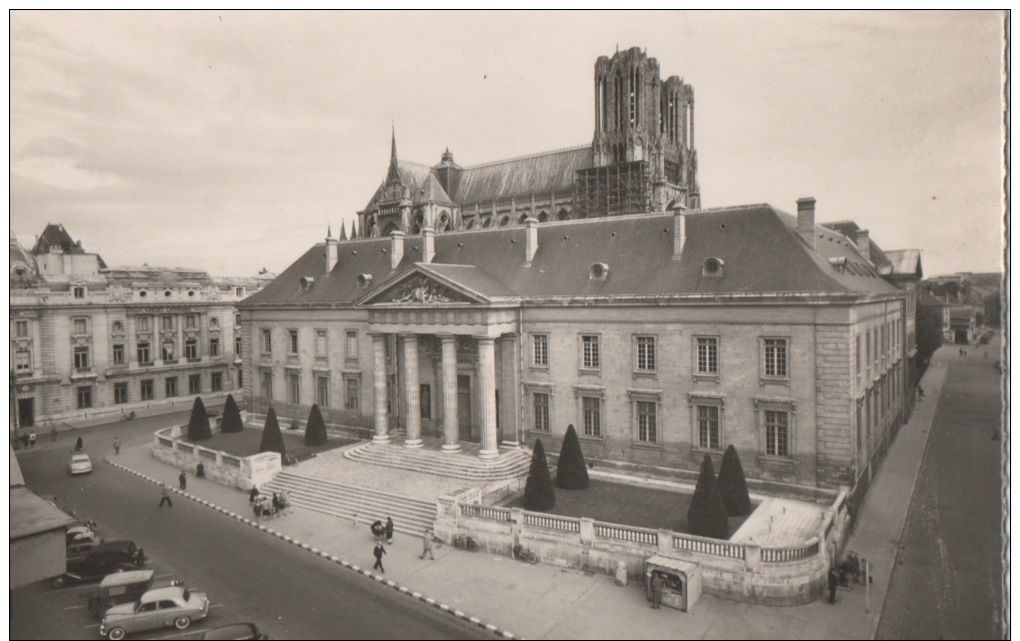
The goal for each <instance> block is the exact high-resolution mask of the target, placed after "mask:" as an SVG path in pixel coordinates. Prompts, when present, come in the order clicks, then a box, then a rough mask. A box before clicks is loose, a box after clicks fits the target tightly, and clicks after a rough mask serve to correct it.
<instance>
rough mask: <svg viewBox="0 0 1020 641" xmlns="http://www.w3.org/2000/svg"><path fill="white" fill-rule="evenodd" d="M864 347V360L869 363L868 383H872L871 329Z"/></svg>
mask: <svg viewBox="0 0 1020 641" xmlns="http://www.w3.org/2000/svg"><path fill="white" fill-rule="evenodd" d="M864 346H865V351H864V360H865V361H867V364H868V382H869V383H870V382H871V330H870V329H869V330H868V333H867V335H866V336H865V340H864Z"/></svg>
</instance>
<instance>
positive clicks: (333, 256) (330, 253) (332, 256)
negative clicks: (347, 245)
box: [326, 227, 340, 274]
mask: <svg viewBox="0 0 1020 641" xmlns="http://www.w3.org/2000/svg"><path fill="white" fill-rule="evenodd" d="M339 258H340V249H339V247H337V243H336V239H335V238H333V228H332V227H327V228H326V273H327V274H329V273H330V272H332V271H333V268H334V267H336V263H337V260H339Z"/></svg>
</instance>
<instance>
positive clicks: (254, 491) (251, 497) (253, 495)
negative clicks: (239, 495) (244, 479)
mask: <svg viewBox="0 0 1020 641" xmlns="http://www.w3.org/2000/svg"><path fill="white" fill-rule="evenodd" d="M258 497H259V486H257V485H252V486H251V492H248V502H249V503H254V502H255V499H257V498H258Z"/></svg>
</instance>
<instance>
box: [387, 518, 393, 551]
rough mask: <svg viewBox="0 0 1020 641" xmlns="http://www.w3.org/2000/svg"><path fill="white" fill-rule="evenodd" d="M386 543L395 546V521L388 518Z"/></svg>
mask: <svg viewBox="0 0 1020 641" xmlns="http://www.w3.org/2000/svg"><path fill="white" fill-rule="evenodd" d="M386 543H388V544H389V545H393V519H391V518H390V517H388V516H387V517H386Z"/></svg>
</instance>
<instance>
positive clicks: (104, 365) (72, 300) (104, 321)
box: [10, 224, 272, 429]
mask: <svg viewBox="0 0 1020 641" xmlns="http://www.w3.org/2000/svg"><path fill="white" fill-rule="evenodd" d="M271 278H272V275H271V274H264V275H263V277H262V278H238V279H231V278H212V277H210V276H209V274H208V273H206V272H204V271H198V270H193V269H180V268H165V267H149V266H147V265H145V266H141V267H117V268H109V267H107V265H106V263H105V262H104V261H103V259H102V258H101V257H100V256H99V255H97V254H94V253H89V252H87V251H85V250H84V249H83V248H82V246H81V242H76V241H74V240H73V239H72V238H71V236H70V235H69V234H68V232H67V231H66V230H65V229H64V227H63V226H62V225H54V224H50V225H47V227H46V229H45V230H44V231H43V233H42V235H41V236H40V237H39V239H38V241H37V242H36V244H35V246H34V247H33V249H32V250H31V251H28V250H27V249H25V248H24V247H22V246H21V244H20V243H19V242H18V240H17V238H15V236H14V233H13V231H12V232H11V235H10V368H11V377H12V385H11V390H12V394H11V414H12V417H11V419H12V420H11V424H12V429H13V428H14V426H15V425H17V426H20V427H30V426H37V425H47V424H51V423H54V422H61V421H67V420H73V419H78V418H86V417H92V416H96V415H100V414H104V413H113V412H117V413H125V412H129V411H131V410H137V409H151V408H158V407H161V406H171V405H173V404H176V403H181V402H190V400H191V398H192V397H194V396H196V395H198V394H202V395H205V396H209V395H217V394H221V393H222V394H226V393H227V392H230V391H233V390H237V389H240V387H241V382H242V381H241V379H240V376H241V371H240V369H239V366H240V364H241V360H240V353H239V350H238V347H239V345H240V341H239V338H240V334H239V333H238V332H237V331H236V328H237V320H238V318H237V315H236V313H235V309H234V304H235V303H236V302H237V301H239V300H241V299H243V298H245V297H246V296H248V295H250V294H251V293H253V292H255V291H257V290H258V289H259V288H260V287H261V286H262V284H263V283H264V282H267V281H268V280H271Z"/></svg>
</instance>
